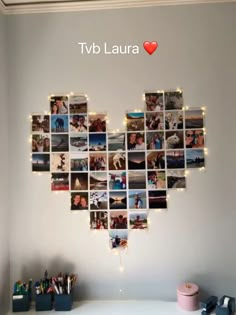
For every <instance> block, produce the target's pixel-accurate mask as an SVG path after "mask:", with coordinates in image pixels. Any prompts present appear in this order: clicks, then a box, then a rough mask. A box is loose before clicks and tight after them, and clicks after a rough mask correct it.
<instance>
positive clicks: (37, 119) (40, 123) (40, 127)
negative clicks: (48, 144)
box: [32, 115, 50, 133]
mask: <svg viewBox="0 0 236 315" xmlns="http://www.w3.org/2000/svg"><path fill="white" fill-rule="evenodd" d="M49 124H50V119H49V115H32V132H33V133H49V131H50V128H49Z"/></svg>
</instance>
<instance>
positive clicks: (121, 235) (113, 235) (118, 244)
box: [109, 230, 128, 250]
mask: <svg viewBox="0 0 236 315" xmlns="http://www.w3.org/2000/svg"><path fill="white" fill-rule="evenodd" d="M109 239H110V248H111V249H119V250H123V249H125V248H126V247H127V246H128V230H110V231H109Z"/></svg>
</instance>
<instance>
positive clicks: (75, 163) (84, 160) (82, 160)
mask: <svg viewBox="0 0 236 315" xmlns="http://www.w3.org/2000/svg"><path fill="white" fill-rule="evenodd" d="M70 170H71V172H87V171H88V153H84V152H82V153H80V152H78V153H70Z"/></svg>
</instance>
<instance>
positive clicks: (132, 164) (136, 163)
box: [128, 152, 146, 170]
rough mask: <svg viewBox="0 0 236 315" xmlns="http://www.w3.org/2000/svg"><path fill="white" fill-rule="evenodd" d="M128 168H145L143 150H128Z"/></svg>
mask: <svg viewBox="0 0 236 315" xmlns="http://www.w3.org/2000/svg"><path fill="white" fill-rule="evenodd" d="M128 169H129V170H145V169H146V161H145V152H128Z"/></svg>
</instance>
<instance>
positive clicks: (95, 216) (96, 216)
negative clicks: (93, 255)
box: [90, 211, 108, 230]
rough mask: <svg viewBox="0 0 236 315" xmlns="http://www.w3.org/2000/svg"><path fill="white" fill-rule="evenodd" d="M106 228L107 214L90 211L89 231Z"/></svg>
mask: <svg viewBox="0 0 236 315" xmlns="http://www.w3.org/2000/svg"><path fill="white" fill-rule="evenodd" d="M107 228H108V212H106V211H91V212H90V229H92V230H104V229H107Z"/></svg>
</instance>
